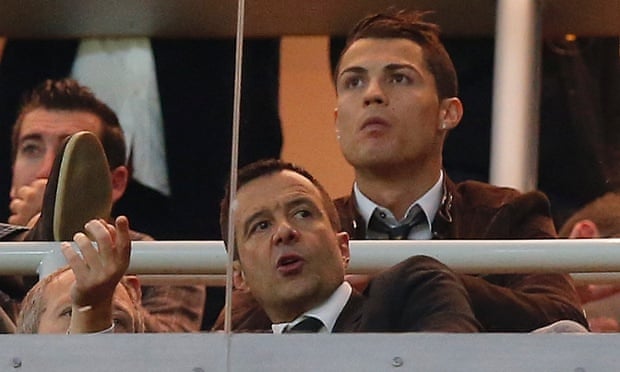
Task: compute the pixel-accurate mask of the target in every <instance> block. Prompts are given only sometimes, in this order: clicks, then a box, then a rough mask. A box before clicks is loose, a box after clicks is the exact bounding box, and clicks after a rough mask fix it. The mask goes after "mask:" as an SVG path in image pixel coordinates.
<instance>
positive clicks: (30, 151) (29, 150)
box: [19, 143, 43, 157]
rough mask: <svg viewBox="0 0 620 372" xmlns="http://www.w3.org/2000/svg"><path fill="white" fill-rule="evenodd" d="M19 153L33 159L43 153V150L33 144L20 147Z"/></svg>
mask: <svg viewBox="0 0 620 372" xmlns="http://www.w3.org/2000/svg"><path fill="white" fill-rule="evenodd" d="M19 152H20V153H21V154H23V155H27V156H30V157H33V156H37V155H39V154H41V153H43V149H42V148H41V146H39V145H36V144H33V143H25V144H23V145H22V146H21V147H20V149H19Z"/></svg>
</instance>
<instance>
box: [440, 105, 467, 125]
mask: <svg viewBox="0 0 620 372" xmlns="http://www.w3.org/2000/svg"><path fill="white" fill-rule="evenodd" d="M462 117H463V103H461V100H460V99H458V98H457V97H450V98H444V99H443V100H441V103H440V104H439V129H441V130H446V131H447V130H451V129H454V128H456V127H457V126H458V125H459V123H460V122H461V118H462Z"/></svg>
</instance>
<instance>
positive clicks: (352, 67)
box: [338, 66, 367, 77]
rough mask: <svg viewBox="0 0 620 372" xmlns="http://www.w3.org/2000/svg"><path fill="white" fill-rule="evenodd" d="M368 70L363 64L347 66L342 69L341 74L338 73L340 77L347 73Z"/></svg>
mask: <svg viewBox="0 0 620 372" xmlns="http://www.w3.org/2000/svg"><path fill="white" fill-rule="evenodd" d="M366 71H367V70H366V69H365V68H363V67H361V66H351V67H347V68H345V69H343V70H342V71H340V74H338V77H340V76H342V75H344V74H346V73H358V74H363V73H365V72H366Z"/></svg>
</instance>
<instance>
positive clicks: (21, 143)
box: [0, 78, 205, 332]
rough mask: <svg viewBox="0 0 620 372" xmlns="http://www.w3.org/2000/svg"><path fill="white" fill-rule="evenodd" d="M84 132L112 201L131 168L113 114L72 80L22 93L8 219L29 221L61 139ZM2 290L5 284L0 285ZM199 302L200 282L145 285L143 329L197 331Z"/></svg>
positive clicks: (140, 235) (37, 207)
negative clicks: (96, 150)
mask: <svg viewBox="0 0 620 372" xmlns="http://www.w3.org/2000/svg"><path fill="white" fill-rule="evenodd" d="M84 130H86V131H90V132H92V133H95V134H96V135H97V136H98V138H99V140H100V141H101V144H102V145H103V150H104V151H105V155H106V157H107V160H108V163H109V171H110V178H111V183H112V185H111V188H112V202H113V203H115V202H116V201H118V200H119V199H120V198H121V197H122V196H123V194H124V192H125V189H126V186H127V182H128V179H129V176H130V174H129V173H130V172H129V169H128V168H127V166H126V165H125V151H126V146H125V140H124V137H123V132H122V130H121V127H120V124H119V122H118V118H117V116H116V114H115V113H114V111H112V110H111V109H110V108H109V107H108V106H107V105H106V104H104V103H103V102H101V101H100V100H98V99H97V97H95V96H94V95H93V93H92V92H91V91H90V90H89V89H88V88H87V87H84V86H82V85H80V84H79V83H78V82H77V81H75V80H73V79H68V78H67V79H60V80H47V81H45V82H43V83H42V84H41V85H39V86H38V87H37V88H35V89H34V90H33V91H32V92H31V93H30V94H28V95H27V96H26V97H25V100H24V103H23V105H22V107H21V109H20V112H19V116H18V119H17V121H16V123H15V125H14V129H13V137H12V141H13V178H12V187H11V197H12V200H11V210H12V211H13V215H12V217H14V218H13V219H12V220H11V222H19V223H29V221H30V220H32V218H33V217H36V215H37V214H38V213H39V212H40V211H41V207H42V204H43V195H42V194H41V193H42V192H43V191H44V190H45V186H46V184H47V181H48V177H49V176H50V171H51V169H52V166H53V163H54V160H55V157H56V155H57V153H58V150H59V148H60V146H61V144H62V143H63V140H65V138H66V137H68V136H70V135H72V134H75V133H77V132H79V131H84ZM51 210H53V208H52V209H51ZM24 221H25V222H24ZM129 234H130V237H131V240H152V238H151V237H150V236H148V235H146V234H143V233H139V232H136V231H133V230H131V231H130V232H129ZM3 288H4V285H2V287H0V289H2V290H4V289H3ZM28 289H29V286H28V285H27V284H26V285H24V286H23V287H22V288H21V293H18V295H19V294H21V296H16V298H15V299H16V300H21V298H22V296H23V295H24V294H25V292H26V291H27V290H28ZM13 292H15V291H13ZM204 301H205V288H204V287H202V286H167V285H156V286H144V287H143V288H142V304H143V307H144V308H145V309H146V310H147V312H145V323H146V330H147V331H148V332H189V331H198V330H200V325H201V321H202V315H203V308H204Z"/></svg>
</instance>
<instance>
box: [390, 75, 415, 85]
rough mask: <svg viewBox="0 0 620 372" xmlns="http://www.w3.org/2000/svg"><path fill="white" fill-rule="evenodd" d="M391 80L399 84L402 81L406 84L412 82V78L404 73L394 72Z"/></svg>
mask: <svg viewBox="0 0 620 372" xmlns="http://www.w3.org/2000/svg"><path fill="white" fill-rule="evenodd" d="M390 82H392V83H397V84H401V83H405V84H406V83H409V82H411V79H409V77H408V76H407V75H404V74H394V75H392V76H391V77H390Z"/></svg>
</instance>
